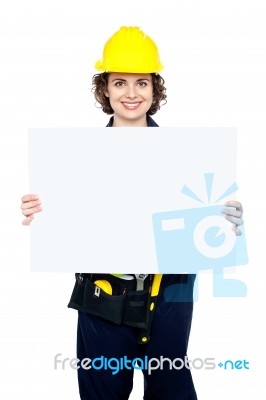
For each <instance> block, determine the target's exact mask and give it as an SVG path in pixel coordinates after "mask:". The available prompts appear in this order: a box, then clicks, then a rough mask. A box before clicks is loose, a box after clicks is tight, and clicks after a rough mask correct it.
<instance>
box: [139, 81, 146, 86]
mask: <svg viewBox="0 0 266 400" xmlns="http://www.w3.org/2000/svg"><path fill="white" fill-rule="evenodd" d="M138 84H139V86H140V87H145V86H147V82H144V81H143V82H138Z"/></svg>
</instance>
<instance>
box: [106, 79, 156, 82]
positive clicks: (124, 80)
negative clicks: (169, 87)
mask: <svg viewBox="0 0 266 400" xmlns="http://www.w3.org/2000/svg"><path fill="white" fill-rule="evenodd" d="M114 81H123V82H126V81H127V80H126V79H122V78H121V79H120V78H115V79H113V80H112V81H111V82H114ZM139 81H148V82H150V79H147V78H140V79H137V81H136V82H139Z"/></svg>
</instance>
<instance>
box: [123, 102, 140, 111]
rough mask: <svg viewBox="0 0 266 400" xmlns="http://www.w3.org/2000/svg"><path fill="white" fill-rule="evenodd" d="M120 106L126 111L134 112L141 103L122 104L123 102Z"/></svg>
mask: <svg viewBox="0 0 266 400" xmlns="http://www.w3.org/2000/svg"><path fill="white" fill-rule="evenodd" d="M122 104H123V106H124V107H125V108H126V109H127V110H136V109H137V108H138V107H139V106H140V104H141V102H135V103H124V102H123V103H122Z"/></svg>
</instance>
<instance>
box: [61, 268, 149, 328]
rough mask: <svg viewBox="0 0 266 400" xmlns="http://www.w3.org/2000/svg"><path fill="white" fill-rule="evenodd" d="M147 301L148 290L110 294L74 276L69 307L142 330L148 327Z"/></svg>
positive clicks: (84, 279) (86, 280)
mask: <svg viewBox="0 0 266 400" xmlns="http://www.w3.org/2000/svg"><path fill="white" fill-rule="evenodd" d="M117 279H119V278H117ZM124 284H125V282H124ZM115 292H118V291H117V290H116V291H115ZM149 302H150V296H149V288H146V289H144V290H140V291H132V290H129V291H125V293H123V294H116V295H110V294H108V293H106V292H104V291H103V290H102V289H100V288H98V287H97V286H96V285H95V284H94V283H93V282H91V281H90V279H88V278H87V277H85V278H84V277H82V276H81V274H76V283H75V286H74V289H73V292H72V295H71V298H70V302H69V304H68V307H70V308H74V309H76V310H79V311H83V312H87V313H90V314H93V315H96V316H98V317H100V318H104V319H106V320H108V321H111V322H114V323H115V324H118V325H120V324H122V323H123V324H126V325H130V326H133V327H137V328H141V329H145V328H146V327H147V326H148V307H149Z"/></svg>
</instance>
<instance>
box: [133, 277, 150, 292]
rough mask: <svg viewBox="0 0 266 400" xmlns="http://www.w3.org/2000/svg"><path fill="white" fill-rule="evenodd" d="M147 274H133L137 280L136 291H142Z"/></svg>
mask: <svg viewBox="0 0 266 400" xmlns="http://www.w3.org/2000/svg"><path fill="white" fill-rule="evenodd" d="M147 276H148V274H135V277H136V279H137V288H136V290H143V289H144V281H145V279H146V278H147Z"/></svg>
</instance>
